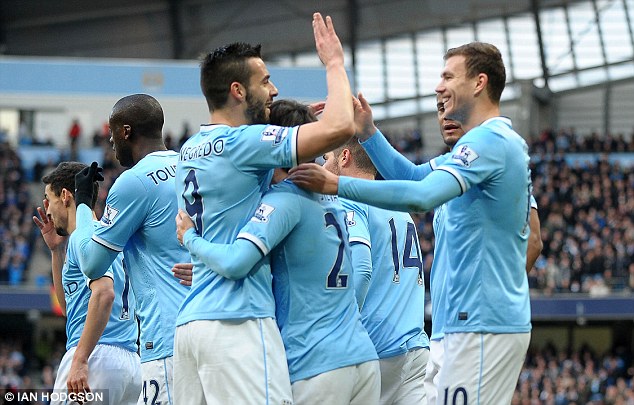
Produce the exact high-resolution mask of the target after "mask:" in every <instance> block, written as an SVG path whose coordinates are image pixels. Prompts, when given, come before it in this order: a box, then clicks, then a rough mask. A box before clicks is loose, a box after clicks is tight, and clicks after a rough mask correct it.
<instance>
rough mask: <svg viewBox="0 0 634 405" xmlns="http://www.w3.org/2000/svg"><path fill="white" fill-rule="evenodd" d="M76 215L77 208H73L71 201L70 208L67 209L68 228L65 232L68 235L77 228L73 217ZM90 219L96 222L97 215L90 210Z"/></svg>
mask: <svg viewBox="0 0 634 405" xmlns="http://www.w3.org/2000/svg"><path fill="white" fill-rule="evenodd" d="M76 213H77V208H76V207H75V202H74V201H73V205H72V207H69V208H68V226H67V227H66V232H68V234H69V235H70V234H72V233H73V232H75V229H76V228H77V222H76V221H75V215H76ZM92 219H94V220H95V221H96V220H97V214H95V210H92Z"/></svg>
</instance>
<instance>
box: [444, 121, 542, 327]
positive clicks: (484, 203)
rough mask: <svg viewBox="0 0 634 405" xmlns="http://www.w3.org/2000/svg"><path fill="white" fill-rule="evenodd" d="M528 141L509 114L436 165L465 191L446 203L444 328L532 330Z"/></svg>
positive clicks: (480, 128) (471, 136)
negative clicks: (527, 272) (515, 126)
mask: <svg viewBox="0 0 634 405" xmlns="http://www.w3.org/2000/svg"><path fill="white" fill-rule="evenodd" d="M528 162H529V156H528V146H527V145H526V142H525V141H524V139H522V137H520V136H519V135H518V134H517V133H516V132H515V131H514V130H513V128H512V126H511V121H510V120H509V119H507V118H503V117H496V118H493V119H490V120H487V121H485V122H484V123H482V124H481V125H480V126H478V127H475V128H473V129H472V130H471V131H469V132H468V133H466V134H465V135H464V136H463V137H462V138H461V139H460V140H459V141H458V142H457V143H456V145H455V146H454V148H453V149H452V156H451V158H450V159H448V160H447V161H446V162H445V163H444V164H442V165H441V166H439V167H438V170H444V171H447V172H449V173H450V174H452V175H453V176H454V177H455V178H456V180H457V181H458V183H459V184H460V187H461V189H462V190H463V195H462V196H460V197H458V198H454V199H452V200H450V201H448V202H447V204H446V209H445V211H444V214H443V215H444V219H445V221H444V232H445V234H446V246H447V268H446V271H447V275H446V277H447V283H446V294H445V297H446V298H445V302H444V308H445V310H446V311H447V312H446V314H445V326H444V332H445V333H450V332H485V333H521V332H528V331H530V329H531V323H530V303H529V294H528V280H527V277H526V269H525V268H526V248H527V240H528V235H529V233H530V225H529V215H530V199H531V188H532V185H531V180H530V169H529V168H528Z"/></svg>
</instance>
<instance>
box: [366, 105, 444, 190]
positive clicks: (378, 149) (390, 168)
mask: <svg viewBox="0 0 634 405" xmlns="http://www.w3.org/2000/svg"><path fill="white" fill-rule="evenodd" d="M354 121H355V127H356V133H355V134H356V135H357V137H358V138H359V143H360V144H361V146H363V149H365V151H366V152H367V154H368V156H369V157H370V159H371V160H372V163H373V164H374V166H375V167H376V169H377V170H378V171H379V173H381V176H383V178H385V179H386V180H422V179H423V178H424V177H425V176H427V175H428V174H429V173H431V172H432V171H433V170H434V161H433V160H431V161H429V162H427V163H423V164H421V165H415V164H414V163H413V162H411V161H410V160H409V159H407V158H406V157H405V156H403V154H401V153H400V152H399V151H397V150H396V149H394V147H393V146H392V145H390V143H389V142H388V140H387V139H386V138H385V136H383V134H382V133H381V131H380V130H379V129H378V128H377V127H376V126H375V125H374V120H373V118H372V108H371V107H370V104H369V103H368V101H367V100H366V99H365V97H363V94H361V93H359V95H358V98H357V99H355V100H354Z"/></svg>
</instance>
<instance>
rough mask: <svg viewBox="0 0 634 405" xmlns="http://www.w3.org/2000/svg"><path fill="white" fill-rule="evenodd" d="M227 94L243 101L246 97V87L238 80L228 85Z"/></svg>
mask: <svg viewBox="0 0 634 405" xmlns="http://www.w3.org/2000/svg"><path fill="white" fill-rule="evenodd" d="M229 94H230V95H231V96H232V97H234V98H235V99H236V100H239V101H244V100H245V99H246V97H247V89H246V88H245V87H244V86H243V85H242V83H240V82H233V83H231V86H229Z"/></svg>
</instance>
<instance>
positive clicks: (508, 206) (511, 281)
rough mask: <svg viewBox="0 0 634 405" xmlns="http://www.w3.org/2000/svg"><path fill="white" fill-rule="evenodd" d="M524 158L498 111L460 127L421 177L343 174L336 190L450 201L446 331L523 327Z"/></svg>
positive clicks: (390, 200)
mask: <svg viewBox="0 0 634 405" xmlns="http://www.w3.org/2000/svg"><path fill="white" fill-rule="evenodd" d="M528 162H529V157H528V146H527V145H526V142H525V141H524V140H523V139H522V138H521V137H520V136H519V135H518V134H517V133H516V132H515V131H513V128H512V127H511V121H510V120H509V119H508V118H503V117H495V118H492V119H489V120H487V121H485V122H484V123H482V124H481V125H480V126H478V127H476V128H474V129H472V130H470V131H469V132H468V133H467V134H465V135H464V136H463V137H462V138H461V139H460V140H459V141H458V142H457V144H456V145H455V146H454V148H453V150H452V152H451V157H450V158H449V159H447V160H446V161H445V162H444V163H443V164H441V165H440V166H439V167H438V168H437V169H436V170H434V171H433V172H432V173H430V174H429V175H428V176H426V177H425V178H424V179H423V180H422V181H417V182H412V181H399V180H393V181H385V182H373V181H369V180H362V179H356V178H349V177H345V176H342V177H340V178H339V195H341V196H343V197H346V198H349V199H352V200H355V201H363V202H367V203H370V204H372V205H376V206H380V207H383V208H388V209H396V210H404V211H410V210H412V209H420V210H428V209H431V208H434V207H437V206H439V205H441V204H443V203H447V204H446V210H445V212H444V216H445V221H444V227H445V232H446V236H447V246H448V252H449V253H448V254H449V255H450V256H449V260H448V267H447V275H446V277H447V278H446V280H447V290H446V294H445V298H444V301H443V308H446V310H447V313H446V314H445V316H446V318H445V325H444V332H445V333H450V332H483V333H524V332H528V331H530V329H531V324H530V304H529V296H528V281H527V277H526V271H525V264H526V247H527V239H528V235H529V232H530V224H529V210H530V193H531V181H530V169H529V168H528ZM378 183H381V184H378ZM432 288H433V286H432Z"/></svg>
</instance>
